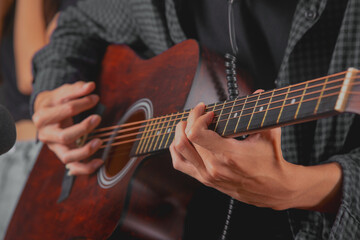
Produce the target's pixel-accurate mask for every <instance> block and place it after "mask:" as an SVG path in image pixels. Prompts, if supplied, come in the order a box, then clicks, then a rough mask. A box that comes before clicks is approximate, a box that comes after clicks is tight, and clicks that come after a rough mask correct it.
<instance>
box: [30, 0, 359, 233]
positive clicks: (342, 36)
mask: <svg viewBox="0 0 360 240" xmlns="http://www.w3.org/2000/svg"><path fill="white" fill-rule="evenodd" d="M174 1H176V0H162V1H151V0H126V1H125V0H124V1H121V0H88V1H84V2H80V3H79V6H80V7H79V8H69V9H68V11H66V12H65V13H63V14H62V15H61V17H60V19H59V23H58V24H59V27H58V28H57V30H56V31H55V32H54V34H53V36H52V40H51V43H50V44H49V45H48V46H47V47H45V48H44V49H43V50H41V51H40V52H39V53H38V54H36V56H35V57H34V74H35V81H34V91H33V95H32V100H34V98H35V96H36V95H37V94H38V93H39V92H41V91H44V90H50V89H54V88H56V87H59V86H60V85H62V84H64V83H66V82H74V81H76V80H79V79H89V78H90V76H91V72H90V71H88V69H94V67H95V66H98V65H99V63H100V61H101V56H102V54H103V53H104V51H105V48H106V46H107V44H108V43H125V44H135V43H138V42H142V43H143V44H145V46H147V48H148V49H149V50H150V51H151V52H152V53H153V54H155V55H156V54H160V53H161V52H163V51H165V50H167V49H168V48H169V47H171V46H172V45H174V44H176V43H179V42H181V41H183V40H185V39H186V37H185V34H184V32H183V31H182V29H181V27H180V24H179V20H178V18H177V16H176V8H175V6H176V3H175V2H174ZM100 9H101V11H100ZM89 49H91V50H89ZM81 66H86V68H84V67H81ZM359 66H360V1H358V0H348V1H346V0H299V3H298V6H297V9H296V11H295V14H294V19H293V23H292V27H291V31H290V36H289V41H288V45H287V48H286V51H285V55H284V59H283V62H282V64H281V67H280V71H279V74H278V77H277V80H276V82H275V83H276V85H277V87H283V86H287V85H289V84H294V83H298V82H301V81H304V80H309V79H313V78H316V77H320V76H325V75H327V74H332V73H336V72H340V71H343V70H346V69H347V68H348V67H359ZM359 129H360V119H359V116H357V115H355V114H349V113H346V114H342V115H339V116H336V117H331V118H326V119H322V120H318V121H314V122H311V123H305V124H298V125H295V126H288V127H284V128H283V129H282V142H283V144H282V148H283V155H284V158H285V159H286V160H287V161H289V162H292V163H296V164H302V165H315V164H320V163H325V162H338V163H339V164H340V165H341V167H342V171H343V186H342V201H341V206H340V208H339V210H338V212H337V214H336V215H331V214H324V213H319V212H313V211H304V210H296V209H291V210H288V213H289V214H288V216H289V221H290V223H291V228H292V232H293V235H294V239H360V230H359V229H360V228H359V226H360V141H359V140H356V133H357V132H359ZM309 143H311V144H309Z"/></svg>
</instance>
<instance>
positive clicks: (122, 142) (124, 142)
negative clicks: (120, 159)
mask: <svg viewBox="0 0 360 240" xmlns="http://www.w3.org/2000/svg"><path fill="white" fill-rule="evenodd" d="M347 93H349V94H352V92H347ZM337 94H338V92H336V93H332V94H327V95H323V96H322V98H326V97H329V96H333V95H337ZM356 94H359V93H356ZM317 99H318V98H311V99H307V100H304V101H303V102H308V101H313V100H317ZM291 105H293V104H285V105H284V106H278V107H274V108H270V109H268V110H273V109H277V108H281V107H286V106H291ZM264 111H265V110H264ZM258 113H259V112H258ZM247 115H250V114H247ZM243 116H245V115H243ZM232 119H235V118H232ZM224 121H225V120H224ZM212 123H214V122H212ZM174 126H175V125H172V127H169V128H173V127H174ZM155 131H156V130H150V131H148V132H150V134H152V133H151V132H155ZM174 132H175V131H171V132H166V133H161V134H158V135H148V136H146V137H142V138H135V139H130V140H126V141H115V142H114V143H112V144H111V145H110V146H118V145H121V144H126V143H130V142H135V141H137V140H144V139H149V138H154V137H160V136H163V135H165V134H172V133H174ZM120 138H122V137H121V136H119V137H117V138H116V139H120ZM113 139H115V138H112V140H113ZM108 140H109V139H104V140H103V141H104V142H103V143H105V145H101V146H100V148H105V147H106V146H107V143H108V142H109V141H108Z"/></svg>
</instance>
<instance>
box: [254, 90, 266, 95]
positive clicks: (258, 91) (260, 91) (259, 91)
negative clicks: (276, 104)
mask: <svg viewBox="0 0 360 240" xmlns="http://www.w3.org/2000/svg"><path fill="white" fill-rule="evenodd" d="M262 92H264V89H257V90H256V91H255V92H253V94H256V93H262Z"/></svg>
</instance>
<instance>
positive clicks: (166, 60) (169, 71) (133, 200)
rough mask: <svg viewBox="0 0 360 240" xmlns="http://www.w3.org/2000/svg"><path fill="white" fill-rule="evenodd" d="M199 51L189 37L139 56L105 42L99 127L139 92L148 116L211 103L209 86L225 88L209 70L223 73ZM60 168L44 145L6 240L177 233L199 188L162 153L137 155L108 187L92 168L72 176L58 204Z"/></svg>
mask: <svg viewBox="0 0 360 240" xmlns="http://www.w3.org/2000/svg"><path fill="white" fill-rule="evenodd" d="M199 53H200V51H199V48H198V45H197V43H196V42H195V41H193V40H188V41H185V42H183V43H180V44H178V45H176V46H175V47H173V48H171V49H169V50H168V51H166V52H164V53H163V54H161V55H159V56H156V57H154V58H151V59H150V60H143V59H140V58H139V57H138V56H137V55H136V54H135V53H134V52H133V51H132V50H130V49H129V48H128V47H126V46H111V47H110V48H109V49H108V51H107V53H106V56H105V58H104V61H103V66H102V73H101V77H100V79H101V82H100V83H98V84H97V89H98V93H99V95H100V99H101V100H100V101H101V104H102V105H103V106H105V111H104V113H103V114H102V117H103V121H102V124H101V126H100V127H104V126H112V125H114V124H116V123H117V122H118V120H119V119H121V118H122V116H124V115H125V114H126V111H127V110H128V109H129V107H131V106H132V104H134V103H135V102H137V101H138V100H139V99H143V98H146V99H148V100H149V101H150V102H151V104H152V106H153V113H152V114H153V115H154V116H161V115H164V114H168V113H171V112H177V111H180V110H182V109H184V107H185V108H187V107H191V106H194V105H195V104H196V103H197V102H199V101H204V102H205V103H211V102H215V101H218V100H219V99H218V95H219V94H218V93H217V90H214V87H213V86H214V85H216V84H217V85H218V86H217V88H218V87H219V86H222V88H223V89H226V82H225V81H226V80H224V79H225V78H224V77H223V76H220V75H219V77H218V79H217V80H216V79H215V81H218V82H217V83H216V82H215V83H214V82H213V80H209V75H214V74H215V75H218V74H220V73H224V69H223V67H221V66H220V65H219V66H218V65H216V67H214V68H213V69H211V71H209V70H208V67H207V66H206V64H204V60H203V59H201V60H200V54H199ZM203 56H204V54H203ZM199 62H200V63H201V64H199ZM210 62H214V61H210ZM215 62H216V61H215ZM217 66H218V67H217ZM212 79H213V78H212ZM240 87H241V89H242V90H243V94H245V93H248V90H249V88H248V87H247V85H246V84H245V83H241V84H240ZM205 97H206V98H205ZM144 158H145V159H144ZM112 161H115V160H112ZM106 165H107V166H110V165H111V164H110V165H109V164H107V163H106ZM110 168H111V167H110ZM63 174H64V166H63V164H62V163H61V162H60V161H59V160H58V159H57V157H56V156H55V155H54V153H53V152H51V151H50V150H49V149H48V148H47V147H46V146H44V147H43V149H42V150H41V152H40V154H39V157H38V160H37V162H36V164H35V166H34V168H33V170H32V172H31V174H30V176H29V179H28V182H27V185H26V187H25V189H24V191H23V193H22V196H21V198H20V200H19V203H18V206H17V208H16V211H15V213H14V215H13V218H12V220H11V223H10V225H9V228H8V231H7V235H6V238H5V239H39V238H42V239H106V238H108V237H109V236H110V235H111V234H112V233H113V231H114V229H117V232H120V234H124V235H123V236H128V237H131V238H132V239H134V238H139V239H159V236H162V237H161V238H166V239H180V238H181V234H182V227H183V222H184V219H185V217H186V208H187V204H188V203H189V201H190V200H191V196H192V194H193V192H194V191H195V190H196V188H197V186H198V183H197V182H196V181H195V180H193V179H191V178H190V177H187V176H185V175H184V174H182V173H179V172H177V171H175V170H174V169H173V168H172V166H171V159H170V157H169V155H168V153H167V152H166V151H165V152H163V153H161V154H159V155H158V154H154V155H151V156H145V157H138V158H136V159H135V160H134V161H133V162H131V164H129V165H128V169H127V171H126V172H125V173H124V174H123V176H122V177H121V179H120V180H119V181H118V182H116V183H115V184H113V186H111V187H109V188H104V187H101V186H100V185H101V184H99V180H98V173H97V174H92V175H89V176H80V177H77V178H76V179H75V181H74V184H73V187H72V190H71V193H70V196H69V197H68V198H67V199H65V200H64V201H63V202H61V203H57V199H58V197H59V195H60V192H61V183H62V179H63ZM118 223H119V225H117V224H118Z"/></svg>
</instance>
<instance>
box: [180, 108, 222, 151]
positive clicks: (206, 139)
mask: <svg viewBox="0 0 360 240" xmlns="http://www.w3.org/2000/svg"><path fill="white" fill-rule="evenodd" d="M213 118H214V112H207V113H206V114H204V115H202V116H200V117H199V118H198V119H197V120H196V121H195V122H194V125H193V127H192V128H191V130H190V131H189V132H188V133H187V134H186V135H187V138H188V139H189V140H190V142H192V143H196V144H197V145H199V146H202V147H205V148H206V149H209V150H211V151H212V150H213V148H214V147H215V148H218V147H219V146H220V145H217V144H218V143H219V142H220V141H221V140H224V138H222V137H221V136H220V135H219V134H217V133H216V132H214V131H212V130H209V129H208V126H209V125H210V123H211V122H212V120H213Z"/></svg>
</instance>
